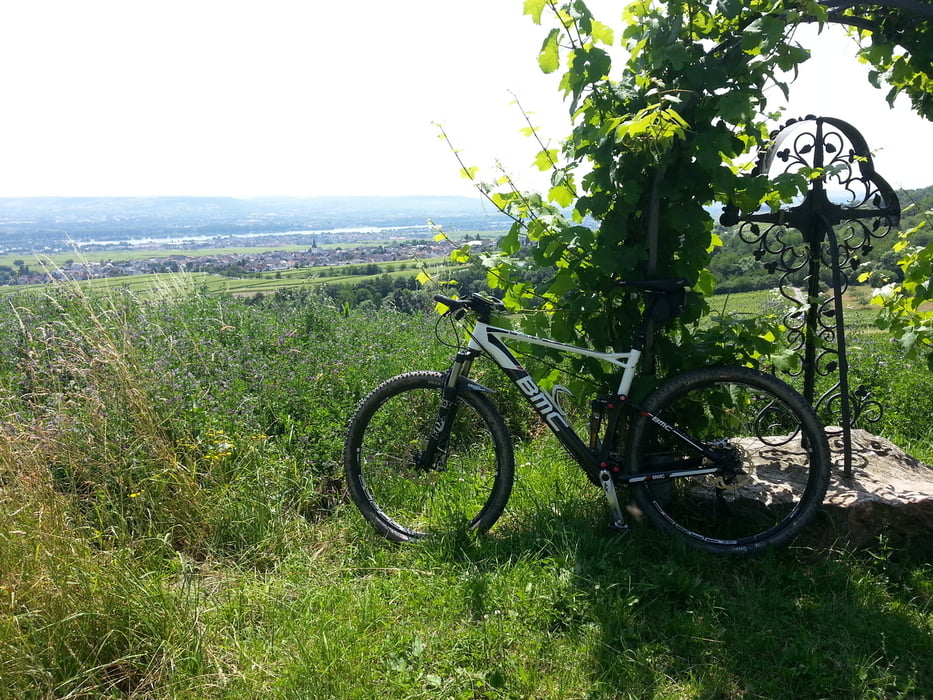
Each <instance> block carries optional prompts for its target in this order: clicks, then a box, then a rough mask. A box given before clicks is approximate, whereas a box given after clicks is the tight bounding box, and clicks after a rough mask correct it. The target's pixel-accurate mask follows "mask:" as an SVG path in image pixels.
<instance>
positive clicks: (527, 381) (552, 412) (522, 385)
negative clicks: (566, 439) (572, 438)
mask: <svg viewBox="0 0 933 700" xmlns="http://www.w3.org/2000/svg"><path fill="white" fill-rule="evenodd" d="M515 384H516V385H517V386H518V388H519V389H521V391H522V393H523V394H524V395H525V396H527V397H528V400H529V401H531V405H532V406H534V407H535V409H536V410H537V411H538V413H540V414H541V417H542V418H543V419H544V421H545V422H546V423H547V424H548V425H549V426H551V428H553V429H554V430H560V429H561V428H569V427H570V426H569V425H567V421H566V420H564V416H563V415H562V414H561V412H560V409H558V408H557V406H555V405H554V402H553V401H552V400H551V397H550V396H548V395H547V394H546V393H545V392H543V391H541V389H540V388H539V387H538V385H537V384H535V382H534V380H533V379H532V378H531V377H522V378H521V379H519V380H517V381H516V382H515Z"/></svg>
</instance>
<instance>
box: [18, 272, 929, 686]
mask: <svg viewBox="0 0 933 700" xmlns="http://www.w3.org/2000/svg"><path fill="white" fill-rule="evenodd" d="M176 291H177V290H176ZM9 299H10V301H9V303H5V304H4V306H3V311H2V312H0V348H2V352H0V378H2V381H0V388H2V389H0V391H2V394H0V404H2V406H3V416H4V419H3V423H2V425H0V679H2V683H0V697H10V698H14V697H15V698H51V697H62V698H64V697H68V698H92V697H93V698H98V697H146V698H182V699H183V698H192V699H194V698H228V697H271V698H305V697H309V698H310V697H313V698H372V697H393V698H394V697H397V698H416V697H432V698H435V697H439V698H471V699H472V698H561V699H564V698H646V697H647V698H739V697H741V698H799V697H871V698H896V697H903V698H920V697H930V696H933V634H931V633H933V608H931V599H933V561H931V560H930V558H929V556H928V555H927V554H924V553H923V552H921V551H914V550H909V549H901V548H893V547H891V546H890V545H889V544H888V543H887V542H886V541H885V540H884V539H880V540H879V541H878V542H877V544H876V545H875V546H874V547H872V548H870V549H868V550H852V549H849V548H847V547H846V546H844V545H843V544H841V543H837V544H834V545H831V546H821V547H813V546H808V545H806V543H805V541H801V542H800V543H798V544H797V545H796V546H792V547H790V548H787V549H784V550H780V551H776V552H770V553H767V554H766V555H764V556H759V557H754V558H748V559H741V558H722V557H715V556H712V555H706V554H701V553H697V552H694V551H692V550H684V549H682V548H681V547H679V546H677V545H676V544H675V543H673V542H671V541H670V540H669V539H667V538H665V537H663V536H661V535H659V534H658V533H656V532H654V531H653V530H651V529H649V528H648V527H647V526H643V527H637V528H635V530H634V531H633V532H631V533H629V534H628V535H626V536H621V537H620V536H616V535H611V534H610V533H609V532H608V531H607V528H606V519H607V514H606V509H605V505H604V503H602V502H601V497H600V494H599V492H598V491H597V490H596V489H594V488H593V487H592V486H591V485H589V484H588V483H587V482H586V479H585V477H584V476H583V475H582V473H581V472H579V471H578V470H577V469H576V468H575V467H573V466H572V465H570V464H568V462H567V460H565V459H564V458H562V457H561V455H560V450H559V448H558V446H557V445H556V444H555V443H554V441H553V440H552V439H550V438H547V439H546V438H535V439H530V440H528V441H527V442H523V443H520V444H519V445H518V448H517V450H518V451H517V455H516V461H517V482H516V487H515V492H514V495H513V497H512V499H511V501H510V503H509V506H508V508H507V510H506V513H505V515H504V516H503V518H502V520H501V521H500V523H499V524H498V525H497V526H496V527H495V528H494V529H493V531H492V532H491V533H490V534H489V535H487V536H483V537H480V538H475V537H470V536H467V535H463V534H460V535H456V534H455V535H452V536H451V537H449V538H442V539H440V540H437V541H434V542H426V543H423V544H418V545H415V546H395V545H391V544H389V543H387V542H385V541H383V540H382V539H381V538H378V537H377V536H376V535H375V534H374V533H373V532H372V530H371V529H370V528H369V527H368V526H367V525H366V524H365V523H364V522H363V521H362V518H361V517H360V516H359V515H358V514H357V513H356V512H355V510H354V509H353V508H352V507H351V506H349V505H348V504H347V503H346V502H345V500H344V498H343V496H342V490H341V488H340V483H339V468H340V464H339V453H340V448H341V444H342V433H343V426H344V424H345V420H346V418H347V416H348V415H349V413H350V411H351V410H352V408H353V406H354V405H355V403H356V402H357V401H358V400H359V399H360V398H361V397H362V395H363V394H365V393H366V392H367V391H368V390H369V389H370V388H372V387H373V386H374V385H375V384H376V383H378V382H379V381H381V380H382V379H384V378H386V377H388V376H391V375H392V374H395V373H397V372H401V371H405V370H408V369H412V368H440V367H442V366H443V363H444V362H445V361H446V360H447V359H448V357H449V354H450V350H449V349H446V348H443V347H439V346H438V344H437V343H435V342H434V341H433V338H432V335H431V325H432V322H431V319H425V318H422V317H419V316H407V315H404V314H397V313H395V312H393V311H390V310H380V311H374V310H372V309H370V310H343V309H335V308H331V307H330V306H329V305H328V303H327V301H326V300H325V299H322V298H320V297H317V296H315V295H314V293H313V291H308V290H298V289H292V290H283V291H280V292H278V293H275V294H271V295H269V296H268V297H267V298H266V299H264V300H262V301H261V302H258V301H253V300H251V301H247V300H243V299H236V298H233V297H230V296H224V295H206V294H203V293H199V292H197V291H193V290H191V291H189V292H187V293H181V292H180V291H177V293H172V294H163V295H155V296H152V295H146V296H136V295H134V294H132V293H130V292H128V291H126V290H123V291H121V292H120V293H119V294H113V295H108V296H91V295H87V294H86V293H85V292H84V291H82V289H81V288H76V287H70V286H67V287H63V288H55V289H49V290H46V292H45V293H44V294H29V295H19V296H16V297H11V298H9ZM880 351H881V350H880V349H879V348H875V349H873V350H872V351H871V352H870V353H869V355H868V357H870V358H871V359H872V360H873V362H872V363H871V364H872V366H877V365H878V363H877V362H875V361H874V360H877V358H878V352H880ZM886 352H887V353H888V354H887V355H885V357H890V359H891V363H890V364H889V365H888V366H887V368H886V369H885V370H884V371H881V370H878V371H877V372H875V373H874V374H872V375H871V376H872V377H873V379H872V382H873V388H874V389H875V390H876V391H877V392H879V395H880V394H881V393H883V392H888V393H889V394H890V396H895V395H897V394H898V393H899V392H901V391H902V389H903V387H906V386H913V387H915V386H917V384H918V383H920V382H923V381H927V382H928V381H929V379H925V378H924V377H922V376H920V374H919V373H918V371H917V370H913V369H911V368H909V367H904V366H903V363H900V364H898V363H897V362H896V358H895V357H893V356H891V355H890V348H888V349H887V350H886ZM859 366H860V367H862V366H864V363H862V362H861V361H860V362H859ZM860 371H863V372H865V373H866V376H867V373H868V370H860ZM485 381H486V379H485V378H484V382H485ZM921 393H922V392H921ZM929 393H930V394H931V395H933V392H929ZM916 395H917V394H916V392H914V393H913V394H910V396H913V397H914V399H916ZM886 400H887V399H886ZM928 415H933V413H931V414H927V415H926V416H924V415H918V414H917V413H916V412H911V411H910V407H909V406H906V405H905V406H902V407H897V408H896V410H895V409H892V410H890V411H889V412H888V413H887V415H886V418H885V423H884V424H883V426H882V427H881V430H883V431H886V432H888V433H893V432H896V431H901V432H905V433H906V432H908V431H911V430H913V431H914V432H915V433H916V434H917V435H918V437H917V444H918V445H920V444H925V445H929V438H928V436H929V434H930V431H929V425H928V423H924V419H925V417H928ZM512 420H515V421H519V422H521V420H524V419H523V418H522V417H521V416H518V417H513V418H512ZM912 424H916V426H915V427H912ZM924 431H926V432H925V434H926V436H927V438H926V442H925V443H924V442H923V440H922V434H923V432H924Z"/></svg>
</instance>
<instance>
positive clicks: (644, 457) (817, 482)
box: [626, 367, 830, 552]
mask: <svg viewBox="0 0 933 700" xmlns="http://www.w3.org/2000/svg"><path fill="white" fill-rule="evenodd" d="M642 409H643V411H644V412H645V413H646V414H651V415H652V416H654V417H655V419H652V418H651V417H650V416H646V415H642V416H639V417H638V419H637V420H636V421H635V423H634V425H633V426H632V432H631V436H630V444H629V458H628V460H626V461H627V465H626V469H627V471H628V472H629V473H630V474H633V475H638V474H649V475H650V474H670V473H672V472H674V473H676V472H677V471H678V470H687V469H698V468H703V467H709V466H712V465H714V464H715V465H719V466H720V469H719V471H718V472H717V473H713V474H707V475H703V476H689V477H675V478H670V479H668V478H665V479H663V480H657V481H652V480H647V481H642V482H639V483H633V484H632V485H631V494H632V498H633V500H634V501H635V504H636V505H637V506H638V508H640V509H641V511H642V512H644V514H645V516H646V517H647V518H648V519H649V520H650V521H651V522H652V523H653V524H655V525H657V526H658V527H660V528H661V529H662V530H665V531H667V532H669V533H675V534H678V535H681V536H683V537H684V538H686V540H687V541H688V542H689V543H690V544H692V545H694V546H697V547H699V548H701V549H705V550H708V551H714V552H752V551H756V550H759V549H763V548H765V547H767V546H773V545H780V544H784V543H786V542H788V541H789V540H790V539H791V538H793V537H794V536H795V535H796V534H798V533H799V531H800V530H801V528H802V527H804V526H805V525H806V523H807V522H808V521H809V520H810V519H811V518H812V517H813V515H814V514H815V513H816V511H817V510H819V508H820V504H821V503H822V501H823V496H824V495H825V493H826V487H827V484H828V482H829V464H830V456H829V445H828V444H827V440H826V434H825V431H824V429H823V426H822V425H821V423H820V421H819V419H818V418H817V416H816V413H815V412H814V410H813V408H812V407H811V406H810V404H809V403H807V401H806V400H805V399H804V398H803V397H802V396H801V395H800V394H799V393H797V392H796V391H795V390H794V389H792V388H791V387H790V386H788V385H787V384H786V383H785V382H783V381H781V380H780V379H777V378H776V377H773V376H771V375H769V374H765V373H763V372H759V371H757V370H752V369H749V368H745V367H710V368H703V369H699V370H695V371H692V372H686V373H684V374H682V375H679V376H676V377H673V378H672V379H670V380H669V381H667V382H665V383H664V384H662V385H661V386H660V387H659V388H658V389H657V390H656V391H655V392H654V393H652V394H651V396H649V397H648V399H647V400H646V401H645V403H644V404H643V406H642ZM669 426H674V427H675V428H676V429H677V430H679V431H681V432H683V433H686V434H687V435H689V436H690V437H692V438H693V439H695V440H696V441H698V442H700V443H702V445H703V446H704V447H705V448H707V450H708V452H709V453H712V454H713V455H714V459H710V458H709V457H704V456H702V455H701V453H700V452H699V450H697V449H696V448H695V447H692V446H690V445H689V444H688V442H686V441H685V440H683V439H682V438H681V437H678V436H677V435H676V434H675V433H673V432H671V431H670V430H669V429H668V427H669Z"/></svg>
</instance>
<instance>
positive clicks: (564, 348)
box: [429, 320, 719, 496]
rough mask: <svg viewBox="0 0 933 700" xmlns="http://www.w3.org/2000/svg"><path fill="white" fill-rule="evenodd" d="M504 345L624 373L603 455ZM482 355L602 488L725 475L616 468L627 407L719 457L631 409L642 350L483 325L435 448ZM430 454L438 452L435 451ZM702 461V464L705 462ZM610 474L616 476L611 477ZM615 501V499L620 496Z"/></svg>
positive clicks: (455, 369) (463, 360) (475, 333)
mask: <svg viewBox="0 0 933 700" xmlns="http://www.w3.org/2000/svg"><path fill="white" fill-rule="evenodd" d="M504 339H513V340H517V341H519V342H523V343H528V344H530V345H538V346H541V347H545V348H551V349H554V350H558V351H560V352H564V353H569V354H576V355H582V356H584V357H592V358H595V359H597V360H600V361H602V362H606V363H608V364H611V365H614V366H616V367H619V368H621V370H622V376H621V379H620V380H619V386H618V389H617V391H616V395H615V396H614V397H613V398H614V401H612V402H611V404H610V406H609V409H610V413H609V420H608V425H607V428H606V436H607V438H608V439H606V440H604V442H603V446H602V449H601V450H599V451H597V450H594V449H591V448H590V447H589V446H588V445H587V444H586V443H585V442H584V441H583V440H582V439H581V438H580V436H579V435H578V434H577V432H576V431H575V430H574V428H573V426H571V425H570V422H569V420H568V419H567V416H566V414H565V413H564V411H563V409H562V408H561V406H560V403H559V402H558V401H556V400H554V397H553V396H552V395H551V394H549V393H548V392H547V391H545V390H544V389H542V388H541V387H540V386H538V384H537V382H535V381H534V379H533V378H532V377H531V375H530V374H529V373H528V371H527V370H526V369H525V368H524V367H523V366H522V365H521V363H519V362H518V360H517V359H516V358H515V356H514V355H513V354H512V352H511V351H510V350H509V348H508V347H507V346H506V344H505V342H504ZM480 354H486V355H487V356H488V357H489V358H490V359H491V360H492V361H493V362H494V363H495V364H496V365H497V366H498V367H499V368H500V369H501V370H502V371H503V372H504V373H505V374H506V376H508V377H509V379H510V380H511V381H512V382H513V383H514V384H515V386H516V387H518V389H519V391H520V392H521V393H522V395H523V396H524V397H525V398H526V399H527V400H528V402H529V403H530V404H531V406H532V407H533V408H534V410H535V411H536V412H537V414H538V415H539V416H540V417H541V420H542V421H543V422H544V423H545V424H546V425H547V426H548V428H550V430H551V431H552V432H553V433H554V435H555V436H556V437H557V439H558V440H559V441H560V443H561V444H562V445H563V446H564V448H565V449H566V450H567V451H568V452H569V453H570V455H571V456H573V457H574V459H575V460H576V461H577V463H578V464H579V465H580V466H581V467H582V468H583V470H584V471H585V472H586V473H587V474H588V475H589V476H590V478H591V479H593V480H594V481H595V482H597V483H601V484H603V487H604V488H607V486H608V484H607V483H606V482H607V480H610V481H617V482H620V483H638V482H643V481H660V480H664V479H672V478H677V477H681V476H698V475H702V474H712V473H715V472H717V471H718V470H719V468H718V467H717V466H705V467H700V468H697V469H686V470H685V469H680V470H677V471H667V472H664V471H662V472H650V473H644V474H628V475H622V474H621V473H620V472H621V470H620V469H619V466H618V465H616V464H612V463H611V460H610V450H611V447H612V443H613V442H614V440H613V439H612V438H614V436H615V432H616V430H617V429H618V423H619V418H620V415H621V410H622V408H623V407H627V408H628V409H629V410H633V411H638V412H639V413H640V414H641V415H644V416H646V417H648V418H650V419H651V420H653V421H654V422H655V423H657V424H658V425H659V426H660V427H661V428H662V429H664V430H667V431H668V432H670V433H672V434H674V435H676V436H677V437H678V438H679V439H680V440H682V441H684V442H686V443H687V444H689V445H690V446H691V447H693V448H694V449H695V450H697V451H698V452H699V453H700V455H702V456H703V457H705V458H707V459H709V460H711V461H712V462H713V463H715V459H716V457H715V455H714V454H713V453H712V452H711V451H710V450H709V448H707V447H706V446H705V445H703V444H702V443H701V442H699V441H698V440H695V439H694V438H692V437H690V436H689V435H687V434H686V433H683V432H682V431H680V430H678V429H677V428H675V427H673V426H671V425H668V424H667V423H665V422H664V421H662V420H661V419H660V418H657V417H656V416H654V415H651V414H649V413H646V412H645V411H642V410H641V409H639V408H638V407H637V406H635V405H633V404H631V403H629V399H628V392H629V390H630V389H631V386H632V382H633V381H634V379H635V374H636V371H637V366H638V361H639V359H640V358H641V350H639V349H635V348H633V349H632V350H629V351H628V352H598V351H595V350H590V349H588V348H581V347H577V346H575V345H568V344H566V343H560V342H557V341H555V340H549V339H547V338H540V337H538V336H533V335H528V334H526V333H520V332H518V331H513V330H508V329H506V328H500V327H497V326H493V325H491V324H489V323H486V322H484V321H481V320H477V321H476V322H475V325H474V326H473V328H472V330H471V331H470V342H469V344H468V345H467V348H466V350H462V351H460V352H459V353H457V357H456V358H455V360H454V363H453V365H452V367H451V370H450V372H449V374H448V376H447V383H446V387H445V393H444V397H443V399H444V400H443V401H442V407H441V411H440V415H439V417H438V422H437V424H436V426H435V429H434V431H433V432H434V435H433V437H434V440H432V442H434V445H432V446H431V447H432V448H433V447H436V446H437V445H442V444H443V434H444V432H445V431H444V428H445V427H446V426H447V425H450V423H451V421H452V418H453V414H454V412H455V411H456V401H455V400H454V399H455V396H456V392H458V391H459V390H460V386H461V381H462V380H463V379H465V378H466V377H467V375H468V373H469V368H470V365H471V363H472V361H473V359H474V358H476V357H478V356H479V355H480ZM469 386H470V388H473V389H476V388H479V389H480V390H484V388H483V387H480V386H479V385H477V384H475V383H470V384H469ZM435 440H436V442H435ZM429 451H433V449H432V450H429ZM700 461H701V462H702V459H701V460H700ZM609 470H611V471H612V474H611V475H610V473H609ZM607 495H609V494H607ZM612 495H613V496H614V493H613V494H612Z"/></svg>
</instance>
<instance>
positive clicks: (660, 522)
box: [625, 367, 830, 553]
mask: <svg viewBox="0 0 933 700" xmlns="http://www.w3.org/2000/svg"><path fill="white" fill-rule="evenodd" d="M723 383H734V384H737V385H746V386H749V387H752V388H754V389H757V390H758V391H761V392H768V393H769V394H770V395H771V396H773V397H774V398H775V399H777V400H778V401H780V402H782V403H783V404H784V405H785V406H786V407H787V408H788V409H789V410H790V411H792V413H793V415H794V417H795V418H796V419H797V420H799V424H800V428H799V430H801V431H803V433H802V434H805V435H806V441H803V440H801V442H800V445H801V447H800V451H801V452H807V451H809V453H810V460H809V472H808V474H807V479H806V486H805V487H804V489H803V493H802V495H801V496H800V498H799V500H798V501H797V503H796V505H795V506H794V507H792V508H791V510H790V511H789V512H788V513H787V514H786V515H785V516H784V517H783V519H782V520H780V521H779V522H778V523H777V524H775V525H774V526H772V527H770V528H768V529H767V530H766V531H764V532H761V533H757V534H755V535H754V536H749V537H742V538H737V539H735V540H733V539H731V538H728V537H727V538H717V537H713V538H710V537H709V536H708V535H704V534H703V533H699V532H694V531H692V530H691V529H690V528H689V527H684V526H683V525H681V524H680V523H678V522H676V521H675V520H674V519H673V516H671V515H670V514H668V513H667V512H666V510H669V509H670V508H669V507H668V506H665V505H663V504H662V501H664V498H663V497H662V496H659V495H658V494H659V493H661V492H662V489H661V488H659V487H653V486H652V485H651V484H650V482H641V483H633V484H631V485H630V493H631V496H632V499H633V501H634V503H635V505H636V506H637V507H638V509H639V510H640V511H641V512H643V513H644V514H645V516H646V517H647V519H648V520H649V521H650V522H651V523H652V524H653V525H655V526H657V527H658V528H660V529H661V530H663V531H665V532H667V533H670V534H675V535H679V536H681V537H683V539H685V540H686V541H687V542H688V543H689V544H691V545H693V546H694V547H698V548H700V549H703V550H706V551H711V552H716V553H730V552H733V553H751V552H756V551H759V550H762V549H765V548H767V547H774V546H780V545H783V544H786V543H787V542H789V541H790V540H791V539H793V538H794V537H796V536H797V535H798V534H799V533H800V531H801V529H802V528H804V527H805V526H806V525H807V524H808V523H809V522H810V520H811V519H812V518H813V517H814V515H815V514H816V513H817V512H818V511H819V509H820V507H821V504H822V502H823V498H824V496H825V493H826V489H827V486H828V483H829V473H830V451H829V444H828V442H827V439H826V432H825V429H824V428H823V425H822V424H821V422H820V420H819V418H818V417H817V415H816V412H815V411H814V409H813V407H812V406H811V405H810V404H809V403H808V402H807V401H806V400H805V399H804V397H803V396H801V395H800V394H799V393H798V392H797V391H796V390H794V389H793V388H792V387H791V386H789V385H788V384H787V383H785V382H784V381H782V380H780V379H778V378H777V377H774V376H773V375H770V374H765V373H764V372H761V371H758V370H754V369H751V368H747V367H705V368H701V369H697V370H693V371H689V372H685V373H683V374H680V375H677V376H675V377H672V378H671V379H669V380H667V381H666V382H664V383H663V384H662V385H661V386H659V387H658V388H657V389H656V390H655V391H654V392H652V394H651V395H650V396H649V397H648V398H647V399H646V400H645V401H644V403H643V404H642V405H641V408H642V410H643V411H644V412H645V413H650V414H653V415H656V416H665V420H667V421H668V422H671V420H672V419H671V418H670V417H668V416H667V414H665V409H666V408H667V407H672V406H673V405H674V404H675V402H676V401H677V400H678V399H679V398H682V397H684V396H686V395H687V394H688V392H694V391H698V390H703V389H705V388H709V389H712V388H713V387H715V386H717V385H721V384H723ZM769 405H771V404H769ZM675 424H676V423H675ZM657 430H658V428H657V425H656V423H655V422H654V421H653V420H652V419H651V418H650V417H648V416H646V415H644V414H642V415H638V416H637V417H636V419H635V421H634V423H633V425H632V429H631V432H630V440H629V445H628V450H627V459H626V460H625V471H626V472H627V473H629V474H638V473H645V472H650V471H651V467H650V465H649V458H648V456H647V454H646V451H647V450H648V444H649V442H650V440H651V436H652V434H654V433H653V432H652V431H657ZM686 432H688V433H689V432H690V431H689V429H687V430H686ZM806 446H809V447H808V448H807V447H806ZM762 447H763V448H764V447H766V446H765V445H763V446H762ZM688 478H690V477H688ZM659 483H672V482H670V481H668V482H659ZM672 488H673V487H672ZM653 489H654V490H653ZM736 491H738V488H737V489H736ZM719 495H721V491H720V492H719V493H718V494H717V497H718V496H719ZM670 500H673V499H670Z"/></svg>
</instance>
